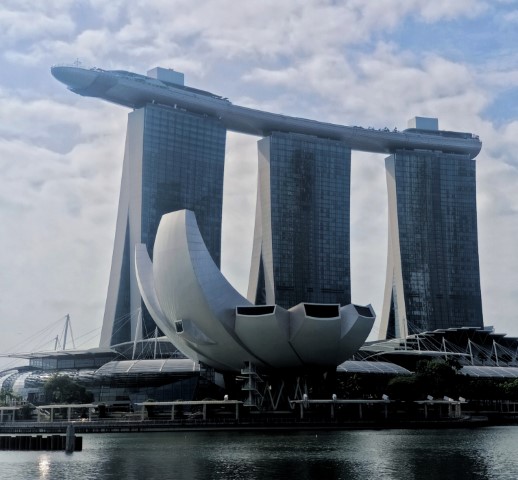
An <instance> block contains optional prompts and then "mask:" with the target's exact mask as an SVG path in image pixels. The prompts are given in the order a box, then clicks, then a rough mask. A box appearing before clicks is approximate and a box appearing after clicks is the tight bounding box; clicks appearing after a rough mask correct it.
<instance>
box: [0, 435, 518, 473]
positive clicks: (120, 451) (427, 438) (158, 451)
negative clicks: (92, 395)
mask: <svg viewBox="0 0 518 480" xmlns="http://www.w3.org/2000/svg"><path fill="white" fill-rule="evenodd" d="M517 443H518V428H517V427H502V428H486V429H477V430H425V431H412V430H390V431H357V432H350V431H349V432H318V433H317V434H315V433H314V432H313V433H309V432H305V433H245V432H231V433H217V432H212V433H202V432H190V433H187V432H186V433H150V434H104V435H85V436H84V449H83V451H82V452H76V453H74V454H72V455H68V456H67V455H66V454H65V453H64V452H48V453H45V454H42V453H41V452H0V465H1V466H2V475H1V476H0V477H1V478H10V479H11V480H22V479H23V480H25V479H27V478H31V479H32V478H36V479H40V480H54V479H56V480H58V479H59V480H66V479H72V478H73V479H76V478H82V479H100V480H102V479H117V480H119V479H124V480H133V479H136V480H140V479H146V480H164V479H167V478H174V479H178V480H182V479H189V480H191V479H195V480H205V479H218V480H219V479H222V478H224V479H228V480H233V479H247V480H259V479H260V480H264V479H281V478H282V479H284V478H296V479H297V480H304V479H322V480H324V479H326V480H327V479H330V480H334V479H347V480H360V479H372V478H383V479H387V480H390V479H397V480H407V479H430V480H435V479H441V480H443V479H449V478H452V479H453V478H454V479H486V478H491V479H511V478H512V479H515V478H518V459H517V455H516V452H515V445H516V444H517ZM7 473H8V475H7V476H6V474H7Z"/></svg>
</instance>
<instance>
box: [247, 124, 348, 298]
mask: <svg viewBox="0 0 518 480" xmlns="http://www.w3.org/2000/svg"><path fill="white" fill-rule="evenodd" d="M259 157H260V163H261V162H263V163H264V162H267V165H268V172H269V175H266V176H265V175H261V174H260V177H259V189H260V190H261V193H260V194H259V197H260V202H261V205H260V207H259V208H258V214H260V215H262V221H261V222H260V223H261V225H262V235H261V237H262V242H263V243H262V250H261V258H260V265H259V267H258V268H257V269H256V271H257V274H258V278H259V281H258V282H257V285H258V288H257V294H256V299H255V300H256V303H258V304H260V303H273V302H272V301H271V300H272V299H271V298H268V297H269V295H268V294H265V293H264V288H265V287H264V279H265V277H267V278H268V277H269V278H273V296H274V302H275V303H276V304H278V305H280V306H282V307H284V308H290V307H292V306H294V305H297V304H299V303H301V302H309V303H338V304H341V305H345V304H349V303H350V302H351V278H350V246H349V242H350V240H349V221H350V219H349V216H350V211H349V210H350V209H349V199H350V169H351V149H350V148H349V147H348V146H347V145H345V144H344V143H342V142H339V141H335V140H327V139H321V138H317V137H313V136H308V135H299V134H286V133H273V134H272V135H271V136H270V137H266V138H264V139H262V140H261V141H260V142H259ZM260 169H261V166H260ZM256 225H257V222H256ZM256 228H257V227H256ZM256 236H257V232H256ZM270 238H271V247H270V246H268V247H267V248H265V241H269V239H270ZM266 239H268V240H266ZM254 249H257V245H254ZM270 252H271V253H270ZM270 297H271V295H270Z"/></svg>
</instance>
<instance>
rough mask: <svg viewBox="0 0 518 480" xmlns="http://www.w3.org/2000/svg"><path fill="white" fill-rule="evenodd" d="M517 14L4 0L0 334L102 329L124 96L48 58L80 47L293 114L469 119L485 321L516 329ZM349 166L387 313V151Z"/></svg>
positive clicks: (356, 240) (239, 172) (242, 140)
mask: <svg viewBox="0 0 518 480" xmlns="http://www.w3.org/2000/svg"><path fill="white" fill-rule="evenodd" d="M517 32H518V8H517V2H515V1H513V0H487V1H484V0H456V1H455V2H452V1H448V0H435V1H434V2H430V1H429V0H376V1H374V0H373V1H365V0H342V1H341V0H286V1H282V2H280V1H278V0H249V1H243V2H235V1H234V0H198V1H196V2H193V1H191V0H132V1H129V0H110V1H109V2H107V1H106V0H46V1H45V2H39V1H34V0H33V1H31V0H2V3H1V6H0V44H1V45H2V49H1V52H0V272H1V273H0V292H1V293H0V295H1V297H0V328H1V334H0V352H1V353H6V352H15V351H17V352H19V351H28V350H31V349H51V348H52V347H53V345H54V343H53V342H54V341H53V338H54V337H55V336H56V335H60V334H61V332H62V329H63V320H62V319H63V317H64V316H65V315H66V314H70V315H71V319H72V328H73V333H74V337H75V344H76V346H78V347H90V346H96V345H97V343H98V338H99V334H100V328H101V322H102V314H103V309H104V303H105V299H106V290H107V284H108V275H109V267H110V261H111V254H112V244H113V238H114V233H115V218H116V211H117V202H118V192H119V185H120V175H121V168H122V158H123V147H124V140H125V128H126V121H127V114H128V109H125V108H123V107H120V106H116V105H111V104H109V103H106V102H103V101H101V100H98V99H92V98H83V97H80V96H78V95H75V94H72V93H71V92H69V91H68V90H66V88H65V87H64V86H63V85H62V84H60V83H59V82H57V81H56V80H54V78H53V77H52V76H51V75H50V66H51V65H54V64H63V63H65V64H72V63H74V62H76V61H79V62H81V64H82V65H83V66H87V67H93V66H97V67H101V68H105V69H124V70H131V71H135V72H139V73H146V71H147V70H149V69H150V68H152V67H154V66H157V65H160V66H163V67H169V68H174V69H175V70H179V71H182V72H184V73H185V77H186V84H188V85H191V86H194V87H198V88H202V89H206V90H210V91H212V92H214V93H218V94H221V95H223V96H226V97H228V98H229V99H230V100H231V101H232V102H233V103H235V104H238V105H244V106H250V107H257V108H260V109H264V110H269V111H272V112H280V113H284V114H288V115H295V116H302V117H307V118H312V119H319V120H323V121H327V122H332V123H340V124H345V125H363V126H365V127H369V126H372V127H375V128H383V127H386V126H387V127H389V128H391V129H392V128H394V127H397V128H398V129H402V128H405V127H406V125H407V120H408V119H409V118H411V117H413V116H416V115H420V116H434V117H438V118H439V126H440V128H443V129H447V130H459V131H470V132H474V133H476V134H478V135H480V137H481V139H482V141H483V149H482V152H481V154H480V155H479V156H478V157H477V160H476V161H477V181H478V183H477V201H478V221H479V250H480V262H481V277H482V278H481V282H482V295H483V309H484V322H485V324H486V325H493V326H494V327H495V329H496V330H497V331H499V332H506V333H508V334H509V335H518V323H517V321H516V319H515V316H516V312H517V311H518V294H517V293H518V291H517V290H518V255H517V238H518V157H517V152H518V50H517V49H516V45H517V44H518V33H517ZM257 140H258V139H257V138H254V137H247V136H242V135H237V134H229V135H228V141H227V166H226V174H225V188H226V196H225V203H224V224H223V229H224V233H223V262H222V263H223V265H222V269H223V272H224V274H225V275H226V276H227V278H228V279H229V280H230V281H231V282H232V283H233V284H234V286H235V287H236V288H237V289H238V290H240V291H242V292H245V291H246V287H247V272H248V268H249V265H250V254H251V245H252V234H253V215H254V209H255V186H256V157H257V155H256V148H257V147H256V142H257ZM352 175H353V177H352V199H351V209H352V212H351V242H352V247H351V255H352V275H353V279H352V281H353V291H352V296H353V301H354V302H355V303H360V304H366V303H372V304H373V306H374V308H375V310H376V311H377V313H378V315H379V316H380V315H381V305H382V299H383V289H384V281H385V268H386V252H387V207H386V184H385V172H384V156H383V155H375V154H366V153H358V152H355V153H354V154H353V166H352ZM236 232H237V234H236ZM377 328H378V325H377V324H376V325H375V327H374V330H375V332H374V334H376V331H377Z"/></svg>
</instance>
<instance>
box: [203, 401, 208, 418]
mask: <svg viewBox="0 0 518 480" xmlns="http://www.w3.org/2000/svg"><path fill="white" fill-rule="evenodd" d="M203 420H207V404H206V403H204V404H203Z"/></svg>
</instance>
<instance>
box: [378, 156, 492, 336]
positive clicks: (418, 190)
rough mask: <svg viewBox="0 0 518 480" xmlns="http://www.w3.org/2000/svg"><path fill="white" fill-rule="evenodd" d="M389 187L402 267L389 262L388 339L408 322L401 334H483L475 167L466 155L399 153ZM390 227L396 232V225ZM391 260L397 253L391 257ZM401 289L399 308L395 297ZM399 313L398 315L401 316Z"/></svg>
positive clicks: (393, 161)
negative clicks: (465, 330)
mask: <svg viewBox="0 0 518 480" xmlns="http://www.w3.org/2000/svg"><path fill="white" fill-rule="evenodd" d="M389 163H390V170H391V175H393V181H394V182H395V195H392V196H391V195H390V189H389V206H390V203H392V207H393V208H395V211H396V213H397V232H392V233H391V236H392V239H395V238H398V239H399V245H397V244H395V245H394V246H393V247H394V248H395V249H399V252H397V253H399V257H400V262H395V263H394V264H395V269H394V276H393V289H392V301H391V305H390V310H391V312H390V313H391V314H390V315H389V321H388V329H387V335H388V337H390V336H392V335H393V334H395V333H396V332H397V330H398V329H397V328H396V326H395V323H397V322H400V321H401V320H404V319H401V318H398V316H399V317H401V316H402V315H406V322H407V329H408V330H407V333H408V334H413V333H418V332H423V331H428V330H435V329H447V328H451V327H467V326H470V327H482V326H483V319H482V301H481V292H480V272H479V259H478V237H477V211H476V183H475V162H474V161H473V160H471V159H469V158H467V157H465V156H461V155H453V154H443V153H433V152H406V151H405V152H397V153H395V154H394V155H392V156H391V157H389V158H388V159H387V165H388V164H389ZM390 228H391V229H394V228H396V225H394V222H391V223H390ZM396 256H397V254H396ZM398 282H401V283H402V291H403V296H404V299H403V301H404V304H401V303H400V299H397V300H395V298H396V297H397V293H396V291H395V290H397V288H396V285H397V283H398ZM403 312H404V313H403Z"/></svg>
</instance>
